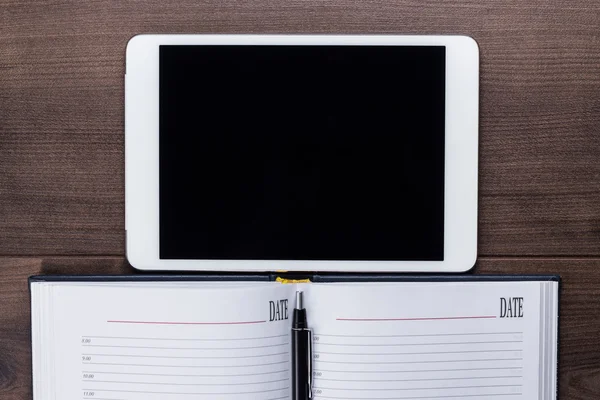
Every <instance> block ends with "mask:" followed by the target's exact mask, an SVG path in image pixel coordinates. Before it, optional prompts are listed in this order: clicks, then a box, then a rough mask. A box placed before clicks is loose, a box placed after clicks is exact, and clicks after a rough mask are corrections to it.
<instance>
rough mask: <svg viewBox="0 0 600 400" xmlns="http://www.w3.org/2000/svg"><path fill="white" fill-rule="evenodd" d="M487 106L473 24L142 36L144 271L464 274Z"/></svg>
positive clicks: (130, 219)
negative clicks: (461, 30)
mask: <svg viewBox="0 0 600 400" xmlns="http://www.w3.org/2000/svg"><path fill="white" fill-rule="evenodd" d="M478 102H479V51H478V46H477V44H476V42H475V41H474V40H473V39H471V38H469V37H464V36H324V35H316V36H312V35H310V36H308V35H301V36H286V35H139V36H135V37H134V38H132V39H131V40H130V41H129V43H128V45H127V54H126V75H125V148H126V151H125V186H126V187H125V190H126V201H125V208H126V210H125V211H126V222H125V225H126V231H127V233H126V235H127V257H128V260H129V262H130V263H131V264H132V265H133V266H134V267H135V268H138V269H144V270H205V271H206V270H213V271H323V272H326V271H337V272H340V271H348V272H460V271H465V270H468V269H470V268H471V267H472V266H473V265H474V263H475V260H476V255H477V158H478V157H477V153H478Z"/></svg>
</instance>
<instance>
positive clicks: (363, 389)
mask: <svg viewBox="0 0 600 400" xmlns="http://www.w3.org/2000/svg"><path fill="white" fill-rule="evenodd" d="M522 386H523V385H522V384H518V385H514V384H508V385H472V386H427V387H420V388H332V387H322V386H315V387H314V388H313V389H315V390H319V389H321V390H338V391H344V392H366V391H368V392H370V391H385V392H391V391H397V390H442V389H490V388H499V387H522Z"/></svg>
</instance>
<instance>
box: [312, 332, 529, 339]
mask: <svg viewBox="0 0 600 400" xmlns="http://www.w3.org/2000/svg"><path fill="white" fill-rule="evenodd" d="M522 334H523V332H471V333H430V334H416V335H333V334H329V333H316V332H315V333H314V335H315V336H328V337H346V338H400V337H429V336H431V337H435V336H481V335H522Z"/></svg>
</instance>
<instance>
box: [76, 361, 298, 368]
mask: <svg viewBox="0 0 600 400" xmlns="http://www.w3.org/2000/svg"><path fill="white" fill-rule="evenodd" d="M288 362H290V360H285V361H279V362H273V363H265V364H248V365H161V364H121V363H98V362H84V363H83V365H121V366H124V367H162V368H246V367H266V366H268V365H277V364H286V363H288Z"/></svg>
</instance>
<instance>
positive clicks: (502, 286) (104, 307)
mask: <svg viewBox="0 0 600 400" xmlns="http://www.w3.org/2000/svg"><path fill="white" fill-rule="evenodd" d="M297 290H302V291H303V292H304V302H305V307H306V310H307V315H308V323H309V326H310V327H311V328H312V329H313V340H314V342H313V354H312V360H313V377H314V380H313V394H314V399H315V400H328V399H346V400H351V399H357V400H358V399H405V400H413V399H414V400H416V399H474V400H477V399H492V400H508V399H510V400H515V399H527V400H532V399H543V400H546V399H555V398H556V365H557V324H558V282H556V281H552V280H539V281H534V280H529V281H514V280H513V281H458V280H453V281H449V282H443V281H433V282H425V281H419V282H377V283H365V282H363V283H348V282H337V283H300V284H280V283H277V282H158V281H157V282H67V281H43V280H38V279H35V278H34V279H32V281H31V298H32V303H31V318H32V340H33V344H32V346H33V390H34V399H36V400H46V399H61V400H75V399H77V400H79V399H96V400H98V399H103V400H109V399H115V400H116V399H124V400H139V399H144V400H146V399H147V400H154V399H156V400H158V399H173V400H178V399H182V400H183V399H217V400H219V399H223V400H238V399H244V400H247V399H257V400H277V399H282V400H283V399H291V389H292V388H291V376H290V371H291V365H290V359H291V354H290V352H291V345H290V330H291V314H292V309H293V308H294V301H295V300H294V298H295V292H296V291H297Z"/></svg>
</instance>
